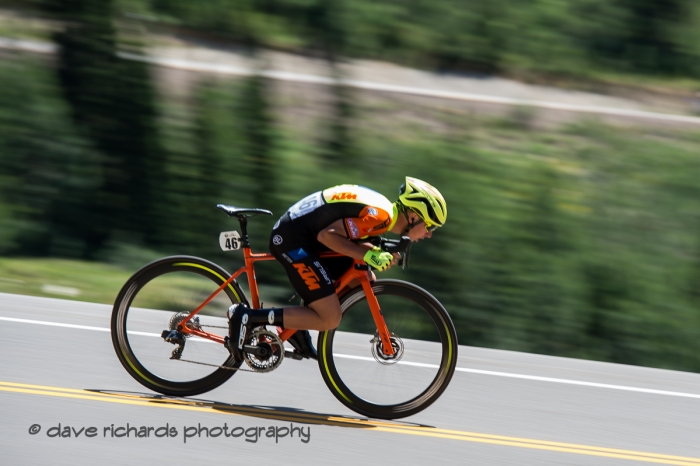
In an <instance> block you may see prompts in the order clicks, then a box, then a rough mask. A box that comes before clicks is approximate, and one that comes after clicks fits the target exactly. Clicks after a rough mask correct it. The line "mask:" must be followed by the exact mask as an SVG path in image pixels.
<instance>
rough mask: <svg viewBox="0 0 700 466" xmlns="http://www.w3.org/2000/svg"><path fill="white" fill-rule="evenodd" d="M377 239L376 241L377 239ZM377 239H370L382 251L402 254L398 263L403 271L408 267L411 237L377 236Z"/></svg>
mask: <svg viewBox="0 0 700 466" xmlns="http://www.w3.org/2000/svg"><path fill="white" fill-rule="evenodd" d="M377 240H378V241H377ZM377 240H374V241H371V242H372V243H373V244H375V243H379V244H375V245H376V246H379V247H380V248H381V249H382V251H386V252H390V253H392V254H393V253H395V252H398V253H399V254H402V256H403V257H401V259H400V260H399V265H400V266H401V270H403V271H404V272H405V271H406V269H407V268H408V259H409V257H410V256H411V244H412V243H411V238H409V237H408V236H402V237H401V239H387V238H382V237H377Z"/></svg>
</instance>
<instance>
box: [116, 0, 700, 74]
mask: <svg viewBox="0 0 700 466" xmlns="http://www.w3.org/2000/svg"><path fill="white" fill-rule="evenodd" d="M119 5H120V7H121V8H122V9H123V10H128V11H138V12H143V11H148V10H150V11H152V12H153V14H155V15H159V16H160V17H161V18H163V19H165V20H166V21H174V22H177V23H178V24H183V25H187V26H191V27H195V28H201V29H203V30H206V31H210V32H211V31H213V32H217V33H219V34H220V35H222V36H225V37H227V38H230V39H232V40H235V41H238V42H241V43H248V44H257V45H264V46H268V47H279V48H285V49H292V50H296V51H308V50H313V51H315V52H316V53H320V54H322V55H323V56H325V57H333V56H338V55H350V56H355V57H362V58H370V57H377V58H382V59H385V60H391V61H398V62H402V63H407V64H409V65H413V66H423V67H431V68H439V69H443V70H453V71H460V70H461V71H486V72H506V73H512V74H519V75H520V74H524V75H531V74H535V75H537V74H543V73H544V74H558V75H579V76H581V75H582V76H586V75H588V74H590V73H591V71H592V69H594V70H598V71H601V72H616V73H628V72H636V73H645V74H650V75H675V76H692V77H695V78H697V77H698V76H700V75H699V74H698V73H700V68H699V67H698V62H699V60H698V59H699V58H700V40H699V39H700V36H699V34H700V32H698V31H700V5H698V4H697V2H693V1H691V0H671V1H668V0H613V1H609V0H573V1H566V2H565V1H546V0H537V1H534V2H533V1H523V0H515V1H512V0H511V1H504V0H492V1H489V2H475V1H470V2H464V1H457V0H438V1H427V0H412V1H408V2H407V1H397V0H380V1H375V0H355V1H338V0H273V1H265V2H259V1H253V0H216V1H208V2H205V3H196V2H191V1H188V0H168V1H162V0H120V2H119Z"/></svg>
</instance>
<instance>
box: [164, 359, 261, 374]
mask: <svg viewBox="0 0 700 466" xmlns="http://www.w3.org/2000/svg"><path fill="white" fill-rule="evenodd" d="M173 361H182V362H189V363H192V364H201V365H202V366H211V367H218V368H219V369H226V370H227V371H243V372H255V373H257V374H260V373H261V372H260V371H256V370H253V369H243V368H242V367H239V368H237V369H236V368H235V367H227V366H219V365H217V364H209V363H207V362H199V361H190V360H189V359H174V360H173Z"/></svg>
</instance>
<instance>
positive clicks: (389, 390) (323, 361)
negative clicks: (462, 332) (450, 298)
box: [317, 280, 458, 419]
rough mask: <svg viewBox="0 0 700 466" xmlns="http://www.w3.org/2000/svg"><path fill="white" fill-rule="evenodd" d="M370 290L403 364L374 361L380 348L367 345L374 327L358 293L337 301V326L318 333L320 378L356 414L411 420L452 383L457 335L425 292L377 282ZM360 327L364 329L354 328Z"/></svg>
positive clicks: (407, 285)
mask: <svg viewBox="0 0 700 466" xmlns="http://www.w3.org/2000/svg"><path fill="white" fill-rule="evenodd" d="M372 289H373V290H374V293H375V295H376V296H377V299H378V301H379V304H380V307H381V309H382V314H383V316H384V318H385V321H386V324H387V327H388V329H389V331H390V332H391V333H394V334H395V337H398V339H399V340H400V342H401V344H402V347H403V349H402V359H401V360H400V361H398V362H396V363H392V364H388V365H387V364H386V361H383V358H381V357H380V358H378V357H377V356H374V355H372V352H371V347H372V346H373V345H374V346H375V347H376V345H377V344H378V343H376V342H374V343H373V342H370V344H369V345H367V344H366V341H368V340H369V337H373V335H372V334H371V333H368V332H376V326H375V324H374V320H373V319H372V316H371V314H370V313H369V307H368V305H367V297H366V295H365V293H364V290H363V289H362V288H361V287H358V288H356V289H354V290H352V291H350V292H348V293H347V294H346V295H344V296H343V297H342V298H341V303H340V304H341V309H342V311H343V318H342V320H341V324H340V326H339V327H338V328H337V329H333V330H328V331H324V332H319V335H318V343H317V348H318V349H319V351H318V354H319V358H318V363H319V368H320V370H321V375H322V376H323V380H324V381H325V383H326V385H327V386H328V388H329V390H330V391H331V392H332V393H333V395H334V396H335V397H336V398H337V399H338V401H340V402H341V403H342V404H344V405H345V406H347V407H348V408H349V409H351V410H353V411H355V412H356V413H358V414H361V415H363V416H367V417H371V418H379V419H399V418H403V417H407V416H411V415H414V414H416V413H418V412H420V411H422V410H424V409H425V408H427V407H428V406H430V405H431V404H432V403H434V402H435V401H436V400H437V399H438V398H439V397H440V395H442V393H443V392H444V391H445V389H446V388H447V386H448V384H449V383H450V380H451V379H452V375H453V374H454V371H455V367H456V364H457V349H458V343H457V332H456V330H455V327H454V324H453V323H452V319H450V316H449V315H448V314H447V311H446V310H445V308H444V307H443V306H442V305H441V304H440V302H439V301H438V300H437V299H435V297H433V296H432V295H431V294H430V293H428V292H427V291H425V290H424V289H422V288H420V287H418V286H416V285H414V284H412V283H408V282H404V281H401V280H377V281H375V282H374V283H373V284H372ZM354 309H357V311H355V310H354ZM363 311H364V312H363ZM353 314H354V317H352V318H351V316H353ZM360 321H361V322H364V325H365V327H364V329H363V328H358V327H362V324H360V323H359V322H360ZM345 322H347V324H344V323H345ZM375 335H376V334H375ZM402 335H403V336H402ZM423 337H425V339H423ZM428 339H429V340H430V341H425V340H428ZM396 344H397V345H398V341H397V342H396ZM375 349H376V348H375ZM380 360H381V362H384V364H380Z"/></svg>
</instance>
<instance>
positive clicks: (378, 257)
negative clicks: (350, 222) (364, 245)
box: [364, 246, 395, 272]
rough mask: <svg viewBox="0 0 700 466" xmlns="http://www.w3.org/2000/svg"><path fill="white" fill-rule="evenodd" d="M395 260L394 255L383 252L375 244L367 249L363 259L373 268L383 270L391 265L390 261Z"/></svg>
mask: <svg viewBox="0 0 700 466" xmlns="http://www.w3.org/2000/svg"><path fill="white" fill-rule="evenodd" d="M394 260H395V258H394V255H393V254H391V253H390V252H385V251H382V250H381V249H379V248H378V247H377V246H375V247H373V248H372V249H370V250H368V251H367V252H366V253H365V257H364V261H365V262H366V263H367V264H369V265H371V266H372V267H374V268H375V269H377V270H379V271H380V272H383V271H384V270H386V269H388V268H389V267H391V264H392V262H393V261H394Z"/></svg>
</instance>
